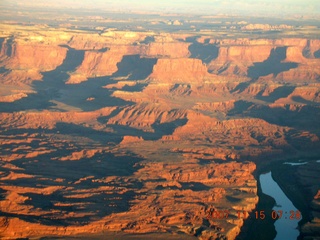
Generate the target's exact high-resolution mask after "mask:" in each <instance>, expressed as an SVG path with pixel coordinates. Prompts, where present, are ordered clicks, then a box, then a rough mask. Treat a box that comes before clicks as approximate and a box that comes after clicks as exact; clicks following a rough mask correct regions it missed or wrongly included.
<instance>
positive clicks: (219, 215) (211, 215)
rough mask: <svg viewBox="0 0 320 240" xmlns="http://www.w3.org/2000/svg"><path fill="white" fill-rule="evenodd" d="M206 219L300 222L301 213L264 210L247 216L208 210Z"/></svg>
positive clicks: (225, 211) (243, 213) (239, 213)
mask: <svg viewBox="0 0 320 240" xmlns="http://www.w3.org/2000/svg"><path fill="white" fill-rule="evenodd" d="M206 214H207V216H206V218H207V219H228V218H230V217H231V216H236V217H237V218H239V219H240V218H243V219H247V218H248V217H252V218H254V219H257V220H258V219H260V220H264V219H266V218H268V217H269V218H272V219H273V220H276V219H281V218H284V219H288V220H300V219H301V218H302V215H301V212H300V211H298V210H296V211H294V210H289V211H283V210H273V211H271V213H270V211H269V212H268V213H267V212H266V211H265V210H257V211H253V213H251V214H249V213H248V212H247V211H237V212H236V213H234V212H233V213H232V214H231V212H230V211H229V210H213V211H212V210H210V211H207V212H206Z"/></svg>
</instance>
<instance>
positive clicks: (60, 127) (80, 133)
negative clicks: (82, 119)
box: [55, 122, 130, 145]
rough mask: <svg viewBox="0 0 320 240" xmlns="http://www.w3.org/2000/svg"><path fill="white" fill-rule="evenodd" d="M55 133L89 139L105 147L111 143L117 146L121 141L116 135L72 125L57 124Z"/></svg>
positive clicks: (119, 136) (120, 137)
mask: <svg viewBox="0 0 320 240" xmlns="http://www.w3.org/2000/svg"><path fill="white" fill-rule="evenodd" d="M55 131H58V132H61V133H63V134H67V135H73V136H77V137H86V138H90V139H92V140H93V141H96V142H99V143H100V144H102V145H106V144H108V143H110V142H113V143H114V144H119V143H120V142H121V140H122V136H121V135H119V134H117V133H107V132H102V131H98V130H94V129H92V128H90V127H84V126H80V125H76V124H74V123H65V122H59V123H57V124H56V127H55ZM129 132H130V131H129Z"/></svg>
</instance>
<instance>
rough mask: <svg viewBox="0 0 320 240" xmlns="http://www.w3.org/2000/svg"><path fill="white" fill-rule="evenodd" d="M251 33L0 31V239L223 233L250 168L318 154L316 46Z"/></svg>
mask: <svg viewBox="0 0 320 240" xmlns="http://www.w3.org/2000/svg"><path fill="white" fill-rule="evenodd" d="M157 24H159V23H157ZM175 24H178V23H177V22H176V23H175ZM154 25H156V24H154ZM173 25H174V24H173ZM240 25H241V24H240ZM252 28H254V29H259V30H261V28H262V29H263V30H265V31H269V30H270V29H271V30H272V28H271V27H270V26H269V27H268V26H266V25H262V26H261V25H258V26H257V25H252V24H251V25H250V24H247V25H246V26H242V28H241V29H240V30H241V31H244V32H242V33H241V35H239V36H238V37H237V34H235V35H236V36H233V37H230V36H227V37H223V35H218V34H217V35H216V36H215V35H212V33H208V32H196V33H194V32H192V31H186V30H183V31H176V30H175V31H158V30H156V29H154V30H153V31H146V30H144V29H140V30H137V29H135V30H134V31H133V30H126V31H125V30H120V29H116V28H115V29H109V28H102V29H100V28H98V29H91V30H90V31H88V30H87V29H86V30H81V29H75V28H74V27H73V26H65V27H62V26H48V25H32V24H30V25H21V24H17V23H1V32H0V34H1V35H0V81H1V82H0V84H1V90H0V111H1V113H0V130H1V132H0V138H1V151H0V154H1V155H0V158H1V165H0V189H1V192H0V194H1V198H0V200H1V201H0V207H1V209H0V210H1V219H0V236H1V237H2V238H19V237H41V236H74V235H85V234H103V233H109V232H124V233H130V234H137V233H170V234H171V235H172V236H173V237H174V236H180V235H181V236H182V238H183V237H184V234H186V235H188V236H194V238H199V239H234V238H235V237H236V236H237V235H238V234H239V232H240V228H241V226H242V225H243V222H244V220H245V217H244V216H248V215H247V214H246V213H249V212H251V211H252V210H253V209H254V208H255V206H256V204H257V202H258V196H257V182H256V180H255V177H254V171H255V170H256V168H257V165H258V166H259V164H260V163H262V162H263V163H265V162H272V161H276V160H277V159H284V158H291V157H299V156H303V157H314V156H319V149H320V142H319V137H320V128H319V119H320V111H319V107H320V94H319V91H320V82H319V80H320V67H319V66H320V56H319V52H320V40H319V39H317V38H316V37H313V35H312V34H310V36H307V37H296V36H294V37H291V36H290V34H289V36H287V37H285V36H284V35H285V33H286V32H285V33H279V37H278V38H274V37H270V38H261V35H259V34H257V35H254V36H255V37H251V38H248V37H244V36H243V34H245V31H246V30H248V31H252ZM265 28H266V29H265ZM274 28H276V30H279V28H281V29H286V30H285V31H289V32H292V31H293V32H294V29H293V27H285V26H281V27H280V26H279V27H274ZM301 29H303V28H299V29H298V30H297V32H299V31H302V30H301ZM241 31H240V32H241ZM303 31H305V29H304V30H303ZM312 31H316V30H315V29H314V28H312ZM312 31H311V32H312ZM265 34H266V35H268V34H267V33H265ZM296 34H297V33H296ZM275 35H276V34H275ZM297 35H298V34H297ZM314 167H319V165H315V166H314ZM301 171H302V170H301ZM311 175H312V174H311ZM312 176H313V175H312ZM312 176H309V177H308V179H310V178H311V179H312ZM315 181H317V180H315ZM315 181H313V180H310V184H309V183H308V181H306V183H307V184H309V186H313V187H312V188H310V189H309V191H308V192H307V194H309V195H310V196H315V195H316V193H317V191H318V190H319V186H318V184H315ZM310 204H312V203H310ZM313 204H315V203H313ZM213 211H222V212H228V216H223V217H221V219H216V218H213V217H208V213H212V212H213ZM239 212H241V214H242V215H241V217H239ZM244 212H245V213H244ZM312 224H313V223H312ZM307 228H308V225H307V226H306V227H305V229H307Z"/></svg>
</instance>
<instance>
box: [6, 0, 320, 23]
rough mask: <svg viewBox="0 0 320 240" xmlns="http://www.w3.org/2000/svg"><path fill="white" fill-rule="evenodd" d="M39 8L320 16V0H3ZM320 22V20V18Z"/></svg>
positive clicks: (8, 2)
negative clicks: (44, 6)
mask: <svg viewBox="0 0 320 240" xmlns="http://www.w3.org/2000/svg"><path fill="white" fill-rule="evenodd" d="M1 2H2V4H3V3H4V4H6V3H7V4H17V5H18V6H22V5H24V6H25V5H28V6H29V7H37V6H43V5H46V6H48V7H60V8H73V9H77V8H86V9H100V10H102V9H105V10H109V11H152V12H166V13H189V14H190V13H191V14H192V13H197V14H231V15H232V14H240V15H252V14H254V15H261V16H265V15H279V16H281V15H318V16H319V15H320V0H50V1H48V0H1ZM319 20H320V19H319Z"/></svg>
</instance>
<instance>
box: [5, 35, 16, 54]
mask: <svg viewBox="0 0 320 240" xmlns="http://www.w3.org/2000/svg"><path fill="white" fill-rule="evenodd" d="M13 38H14V37H13V36H11V37H9V38H7V42H6V47H7V49H6V55H7V56H8V57H11V55H12V44H13Z"/></svg>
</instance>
